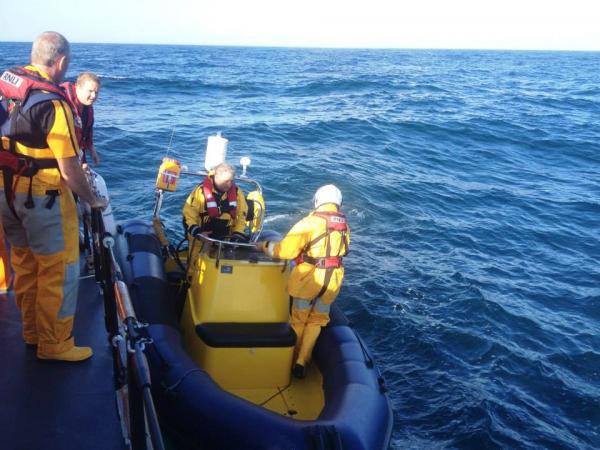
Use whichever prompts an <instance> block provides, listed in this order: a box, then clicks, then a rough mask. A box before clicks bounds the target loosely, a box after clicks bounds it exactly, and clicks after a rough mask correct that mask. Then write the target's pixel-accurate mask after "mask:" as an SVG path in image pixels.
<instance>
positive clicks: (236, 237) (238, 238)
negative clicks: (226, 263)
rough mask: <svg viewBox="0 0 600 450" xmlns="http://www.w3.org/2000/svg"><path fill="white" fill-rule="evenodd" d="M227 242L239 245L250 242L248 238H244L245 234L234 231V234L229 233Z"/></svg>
mask: <svg viewBox="0 0 600 450" xmlns="http://www.w3.org/2000/svg"><path fill="white" fill-rule="evenodd" d="M229 242H237V243H239V244H246V243H248V242H250V238H249V237H248V236H246V235H245V234H242V233H238V232H237V231H236V232H235V233H231V237H230V238H229Z"/></svg>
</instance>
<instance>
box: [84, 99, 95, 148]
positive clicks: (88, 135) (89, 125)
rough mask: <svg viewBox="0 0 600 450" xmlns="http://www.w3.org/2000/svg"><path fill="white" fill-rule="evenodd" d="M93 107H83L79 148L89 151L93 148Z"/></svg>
mask: <svg viewBox="0 0 600 450" xmlns="http://www.w3.org/2000/svg"><path fill="white" fill-rule="evenodd" d="M93 108H94V107H93V106H92V105H90V106H84V107H83V111H85V117H84V116H82V117H81V119H82V122H83V130H82V132H81V147H82V148H83V149H85V150H89V149H91V148H93V147H94V109H93Z"/></svg>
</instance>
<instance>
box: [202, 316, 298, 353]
mask: <svg viewBox="0 0 600 450" xmlns="http://www.w3.org/2000/svg"><path fill="white" fill-rule="evenodd" d="M196 334H197V335H198V336H199V337H200V338H201V339H202V340H203V341H204V343H205V344H206V345H209V346H210V347H216V348H250V347H270V348H274V347H293V346H294V345H295V343H296V333H294V330H293V329H292V327H291V326H290V324H289V323H237V322H225V323H223V322H219V323H202V324H199V325H196Z"/></svg>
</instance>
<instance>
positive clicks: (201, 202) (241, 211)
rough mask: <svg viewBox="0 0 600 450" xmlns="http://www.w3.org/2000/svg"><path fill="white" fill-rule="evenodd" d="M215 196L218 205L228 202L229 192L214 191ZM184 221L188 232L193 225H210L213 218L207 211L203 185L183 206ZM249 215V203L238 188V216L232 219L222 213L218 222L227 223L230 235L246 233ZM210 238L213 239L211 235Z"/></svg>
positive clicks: (197, 187)
mask: <svg viewBox="0 0 600 450" xmlns="http://www.w3.org/2000/svg"><path fill="white" fill-rule="evenodd" d="M212 192H213V195H214V196H215V199H216V200H217V203H219V202H221V201H227V192H224V193H223V194H221V193H220V192H217V191H216V189H213V191H212ZM182 213H183V220H184V222H185V227H186V230H188V229H189V228H190V227H191V226H193V225H198V226H203V225H206V224H208V222H209V221H210V220H211V217H210V216H209V215H208V213H207V210H206V201H205V199H204V193H203V192H202V183H200V184H198V185H197V186H196V187H195V188H194V190H193V191H192V192H191V193H190V195H189V196H188V198H187V200H186V201H185V205H183V211H182ZM247 215H248V203H246V198H245V197H244V192H243V191H242V189H241V188H240V187H239V186H238V188H237V208H236V216H235V217H231V215H230V214H229V212H224V213H222V214H221V215H220V216H219V217H218V218H217V220H225V221H227V228H228V229H229V234H231V233H235V232H237V233H244V230H245V228H246V216H247ZM208 237H211V236H210V234H209V235H208Z"/></svg>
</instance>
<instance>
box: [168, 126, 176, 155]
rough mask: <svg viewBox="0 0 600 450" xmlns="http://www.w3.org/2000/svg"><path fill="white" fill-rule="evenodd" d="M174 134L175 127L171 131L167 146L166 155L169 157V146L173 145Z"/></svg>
mask: <svg viewBox="0 0 600 450" xmlns="http://www.w3.org/2000/svg"><path fill="white" fill-rule="evenodd" d="M174 134H175V127H173V129H172V130H171V139H169V145H167V154H166V156H169V151H170V150H171V144H173V135H174Z"/></svg>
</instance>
